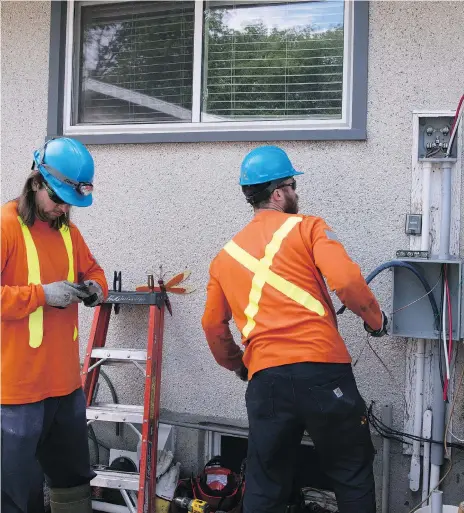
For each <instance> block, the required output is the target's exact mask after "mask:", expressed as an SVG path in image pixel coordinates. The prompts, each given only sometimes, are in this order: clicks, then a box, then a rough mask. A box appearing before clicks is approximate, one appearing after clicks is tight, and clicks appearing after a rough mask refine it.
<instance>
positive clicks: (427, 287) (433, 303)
mask: <svg viewBox="0 0 464 513" xmlns="http://www.w3.org/2000/svg"><path fill="white" fill-rule="evenodd" d="M391 267H404V268H405V269H409V270H410V271H411V272H412V273H414V274H415V275H416V276H417V278H418V279H419V280H420V282H421V283H422V285H423V287H424V289H425V291H426V292H427V297H428V298H429V301H430V306H431V307H432V310H433V314H434V319H435V327H436V328H437V329H438V326H439V319H440V314H439V312H438V306H437V302H436V301H435V297H434V295H433V294H431V292H432V289H431V288H430V285H429V283H428V281H427V280H426V278H425V276H424V275H423V274H422V272H421V271H420V270H419V269H418V268H417V267H416V266H414V265H412V264H410V263H409V262H403V261H402V260H390V261H389V262H385V263H384V264H382V265H379V266H378V267H376V268H375V269H374V270H373V271H372V272H371V273H370V274H369V276H368V277H367V278H366V283H370V282H371V281H372V280H373V279H374V278H375V277H376V276H377V275H378V274H380V273H381V272H382V271H384V270H385V269H389V268H391ZM345 310H346V306H345V305H343V306H342V307H341V308H339V309H338V311H337V315H340V314H342V313H343V312H344V311H345Z"/></svg>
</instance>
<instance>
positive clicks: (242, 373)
mask: <svg viewBox="0 0 464 513" xmlns="http://www.w3.org/2000/svg"><path fill="white" fill-rule="evenodd" d="M234 372H235V374H236V375H237V376H238V377H239V378H240V379H241V380H242V381H248V369H247V368H246V367H245V364H244V363H243V362H242V364H241V365H240V367H239V368H238V369H236V370H234Z"/></svg>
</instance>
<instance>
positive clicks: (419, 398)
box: [409, 339, 425, 492]
mask: <svg viewBox="0 0 464 513" xmlns="http://www.w3.org/2000/svg"><path fill="white" fill-rule="evenodd" d="M415 357H416V380H415V394H414V426H413V430H414V436H416V437H420V436H421V434H422V415H423V413H422V407H423V406H422V405H423V397H424V365H425V340H424V339H418V340H417V347H416V355H415ZM420 450H421V442H420V441H418V440H414V441H413V445H412V456H411V468H410V471H409V488H410V489H411V490H412V491H413V492H417V490H419V486H420V471H421V455H420Z"/></svg>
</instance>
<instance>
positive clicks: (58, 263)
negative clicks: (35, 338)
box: [0, 202, 108, 404]
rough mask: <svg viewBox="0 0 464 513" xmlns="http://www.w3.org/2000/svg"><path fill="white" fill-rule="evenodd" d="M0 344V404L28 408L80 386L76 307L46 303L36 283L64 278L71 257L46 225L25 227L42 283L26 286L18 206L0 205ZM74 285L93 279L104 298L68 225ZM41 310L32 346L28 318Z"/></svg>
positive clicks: (93, 265) (91, 263)
mask: <svg viewBox="0 0 464 513" xmlns="http://www.w3.org/2000/svg"><path fill="white" fill-rule="evenodd" d="M1 229H2V248H1V252H2V304H1V314H2V340H1V399H0V403H1V404H26V403H32V402H36V401H41V400H43V399H46V398H48V397H57V396H62V395H67V394H70V393H71V392H73V391H74V390H76V389H77V388H79V387H80V386H81V379H80V364H79V341H78V338H77V331H76V330H77V327H78V305H77V304H73V305H70V306H69V307H67V308H65V309H59V308H53V307H51V306H48V305H46V304H45V294H44V291H43V287H42V285H41V284H40V283H43V284H47V283H52V282H55V281H61V280H66V279H68V273H69V256H68V253H67V250H66V246H65V242H64V239H63V237H62V235H61V233H60V232H59V231H58V230H54V229H52V228H50V226H49V225H48V223H46V222H43V221H39V220H36V221H35V223H34V225H33V226H31V227H30V228H29V232H30V235H31V236H32V240H33V243H34V245H35V248H36V249H37V256H38V261H39V267H40V283H39V284H29V283H28V263H29V262H28V258H27V257H28V255H27V251H26V244H25V239H24V235H23V232H22V228H21V224H20V222H19V220H18V211H17V204H16V202H10V203H7V204H5V205H3V206H2V226H1ZM70 235H71V241H72V258H73V260H74V276H75V280H74V281H75V282H77V281H78V277H79V278H81V280H79V281H84V280H94V281H95V282H97V283H98V284H99V285H100V286H101V287H102V289H103V293H104V294H105V296H106V295H107V294H108V285H107V283H106V279H105V275H104V272H103V270H102V268H101V267H100V266H99V265H98V264H97V262H96V261H95V259H94V257H93V256H92V254H91V253H90V251H89V249H88V247H87V245H86V243H85V242H84V239H83V238H82V235H81V234H80V232H79V230H78V229H77V228H76V226H75V225H74V224H72V223H71V226H70ZM39 307H43V336H42V337H41V338H40V339H39V344H40V345H38V347H31V345H30V326H29V317H30V315H31V313H34V312H36V310H37V309H38V308H39Z"/></svg>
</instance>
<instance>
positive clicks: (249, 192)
mask: <svg viewBox="0 0 464 513" xmlns="http://www.w3.org/2000/svg"><path fill="white" fill-rule="evenodd" d="M287 178H289V177H288V176H287V177H284V178H279V179H278V180H273V181H271V182H264V183H259V184H256V185H242V191H243V194H245V197H246V200H247V201H248V203H250V205H252V206H253V208H263V207H266V206H267V205H268V204H269V199H270V198H271V194H272V193H273V192H274V191H275V190H276V188H277V186H278V185H279V184H281V183H282V182H283V181H285V180H287Z"/></svg>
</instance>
